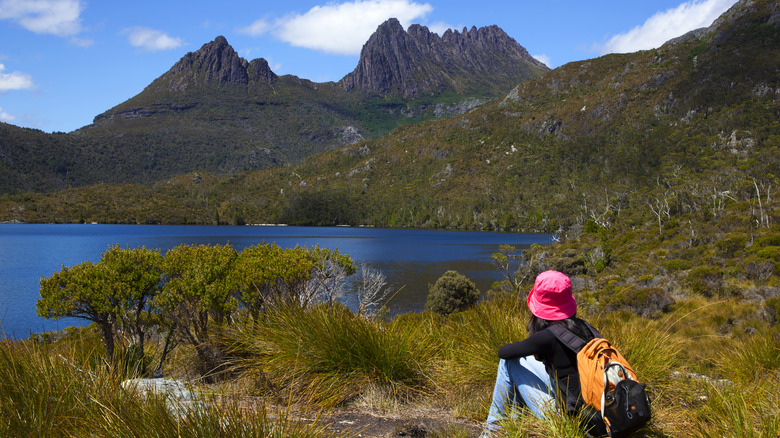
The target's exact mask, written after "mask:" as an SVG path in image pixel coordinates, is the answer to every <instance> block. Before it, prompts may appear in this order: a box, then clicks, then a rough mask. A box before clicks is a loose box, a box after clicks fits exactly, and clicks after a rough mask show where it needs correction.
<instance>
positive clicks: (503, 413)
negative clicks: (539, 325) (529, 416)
mask: <svg viewBox="0 0 780 438" xmlns="http://www.w3.org/2000/svg"><path fill="white" fill-rule="evenodd" d="M552 388H553V387H552V384H551V382H550V376H549V375H548V374H547V371H546V370H545V369H544V364H543V363H542V362H540V361H538V360H536V359H535V358H534V357H533V356H527V357H521V358H517V359H508V360H504V359H501V360H500V361H499V362H498V372H497V373H496V386H495V387H494V389H493V401H492V402H491V404H490V412H489V413H488V417H487V421H486V422H485V427H486V428H487V429H489V430H496V429H497V428H498V427H499V424H498V422H499V420H501V419H502V418H506V417H514V415H515V414H516V410H517V408H522V407H523V406H525V407H527V408H528V409H529V410H530V411H531V413H533V414H534V415H535V416H537V417H539V418H544V416H545V414H544V413H545V411H546V410H549V409H550V408H553V407H555V397H554V396H553V394H554V393H553V390H552Z"/></svg>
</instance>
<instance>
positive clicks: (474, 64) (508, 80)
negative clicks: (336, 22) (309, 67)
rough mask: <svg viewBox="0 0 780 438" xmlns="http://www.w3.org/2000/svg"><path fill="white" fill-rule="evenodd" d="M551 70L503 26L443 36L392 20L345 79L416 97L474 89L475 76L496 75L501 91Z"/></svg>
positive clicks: (351, 84) (350, 84)
mask: <svg viewBox="0 0 780 438" xmlns="http://www.w3.org/2000/svg"><path fill="white" fill-rule="evenodd" d="M547 70H549V69H548V68H547V67H546V66H545V65H544V64H542V63H541V62H539V61H538V60H536V59H534V58H533V57H531V56H530V55H529V54H528V52H527V51H526V50H525V48H523V47H522V46H521V45H520V44H518V43H517V42H516V41H515V40H514V39H512V38H511V37H509V36H508V35H507V34H506V33H505V32H504V31H503V30H502V29H501V28H499V27H498V26H488V27H482V28H476V27H472V28H471V29H467V28H464V29H463V31H462V32H458V31H455V30H451V29H450V30H447V31H446V32H445V33H444V34H443V35H442V36H439V35H438V34H436V33H433V32H431V31H430V30H429V29H428V28H427V27H425V26H421V25H419V24H413V25H410V26H409V28H408V30H404V28H403V26H401V23H400V22H399V21H398V20H397V19H395V18H391V19H389V20H387V21H385V22H384V23H382V24H381V25H379V27H378V28H377V30H376V32H374V34H373V35H372V36H371V37H370V38H369V40H368V41H367V42H366V44H365V45H364V46H363V49H362V50H361V54H360V60H359V62H358V66H357V67H356V68H355V70H354V71H353V72H352V73H350V74H348V75H347V76H345V77H344V78H343V79H342V80H341V81H340V82H339V83H340V84H341V85H342V86H343V87H344V88H345V89H347V90H355V89H357V90H363V91H368V92H370V93H375V94H380V95H386V94H401V95H403V96H404V97H415V96H417V95H420V94H425V93H428V92H441V91H445V90H451V91H456V92H464V91H468V90H469V84H470V83H473V82H474V74H484V75H490V76H491V77H492V78H493V79H491V80H492V81H493V82H494V83H493V86H494V87H495V88H496V89H497V90H502V89H505V90H509V89H511V88H512V87H513V86H514V85H516V84H517V82H520V81H522V80H525V79H529V78H531V77H534V76H537V75H538V74H541V73H543V72H544V71H547ZM482 79H484V77H483V78H482ZM480 86H481V87H483V88H484V83H482V84H481V85H480Z"/></svg>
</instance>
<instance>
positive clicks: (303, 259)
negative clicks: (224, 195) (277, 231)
mask: <svg viewBox="0 0 780 438" xmlns="http://www.w3.org/2000/svg"><path fill="white" fill-rule="evenodd" d="M313 268H314V263H313V260H312V257H311V256H310V254H309V252H307V251H306V250H305V249H304V248H300V247H297V246H296V247H295V248H292V249H282V248H280V247H279V246H278V245H276V244H265V243H264V244H262V245H255V246H251V247H248V248H245V249H243V250H242V251H241V253H240V254H238V258H237V259H236V261H235V263H234V265H233V267H232V268H231V272H230V275H229V281H228V283H231V284H236V285H237V290H238V293H237V297H238V301H239V303H240V304H241V305H243V306H245V307H246V308H247V309H248V310H249V311H250V313H251V314H252V315H255V316H257V315H258V314H259V312H260V311H262V310H263V308H264V306H266V305H267V304H268V303H274V302H278V301H281V302H289V301H298V300H299V299H300V297H305V296H306V292H305V286H306V282H307V281H309V280H310V279H311V276H312V269H313Z"/></svg>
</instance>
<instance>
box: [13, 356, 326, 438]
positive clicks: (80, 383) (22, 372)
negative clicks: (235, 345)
mask: <svg viewBox="0 0 780 438" xmlns="http://www.w3.org/2000/svg"><path fill="white" fill-rule="evenodd" d="M74 353H78V352H77V351H75V350H74ZM88 366H89V361H84V362H81V363H74V362H72V361H70V360H68V358H66V357H65V356H64V355H63V354H61V353H58V352H53V351H52V350H50V349H47V348H42V347H41V346H39V345H36V344H32V343H27V342H9V341H3V342H0V418H2V420H0V436H9V437H10V436H31V437H33V436H41V437H44V436H45V437H95V436H122V437H171V436H221V437H278V438H282V437H329V436H333V434H332V433H331V432H328V431H327V430H326V429H325V428H324V427H322V426H320V425H317V424H316V422H315V423H302V422H299V421H297V420H296V419H295V418H293V417H291V416H289V415H286V413H285V412H267V411H265V410H260V411H259V414H258V413H256V414H254V415H249V416H248V415H244V413H243V411H242V410H241V409H239V407H238V406H237V405H220V406H218V405H216V404H205V405H204V406H205V407H203V408H202V409H171V404H170V403H169V400H167V399H166V397H164V396H162V395H157V394H153V393H152V394H147V395H146V396H140V395H139V394H137V393H136V392H134V391H127V390H124V389H123V388H122V386H121V382H122V381H123V379H124V378H125V377H126V376H123V375H121V374H120V373H117V372H115V371H112V370H111V369H109V368H107V367H106V366H105V365H100V366H92V367H88Z"/></svg>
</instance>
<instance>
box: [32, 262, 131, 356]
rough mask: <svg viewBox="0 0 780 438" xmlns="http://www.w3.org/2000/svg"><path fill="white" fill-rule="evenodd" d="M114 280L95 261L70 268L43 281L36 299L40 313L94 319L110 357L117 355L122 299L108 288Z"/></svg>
mask: <svg viewBox="0 0 780 438" xmlns="http://www.w3.org/2000/svg"><path fill="white" fill-rule="evenodd" d="M110 283H111V280H110V278H109V271H108V269H106V267H105V266H104V265H101V264H95V263H92V262H89V261H87V262H83V263H81V264H78V265H75V266H71V267H67V266H63V267H62V270H61V271H59V272H55V273H54V274H52V275H51V276H50V277H46V278H42V279H41V281H40V285H41V288H40V294H41V298H39V299H38V301H37V302H36V311H37V313H38V315H39V316H42V317H44V318H50V319H59V318H63V317H68V318H80V319H86V320H87V321H92V322H94V323H95V324H97V325H98V326H99V327H100V330H101V332H102V334H103V341H104V342H105V345H106V352H107V354H108V357H109V359H112V358H113V356H114V324H116V321H117V315H118V313H119V304H118V303H119V301H120V300H119V299H117V297H115V296H112V295H111V294H110V293H109V291H110V290H111V288H110V287H109V285H110Z"/></svg>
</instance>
